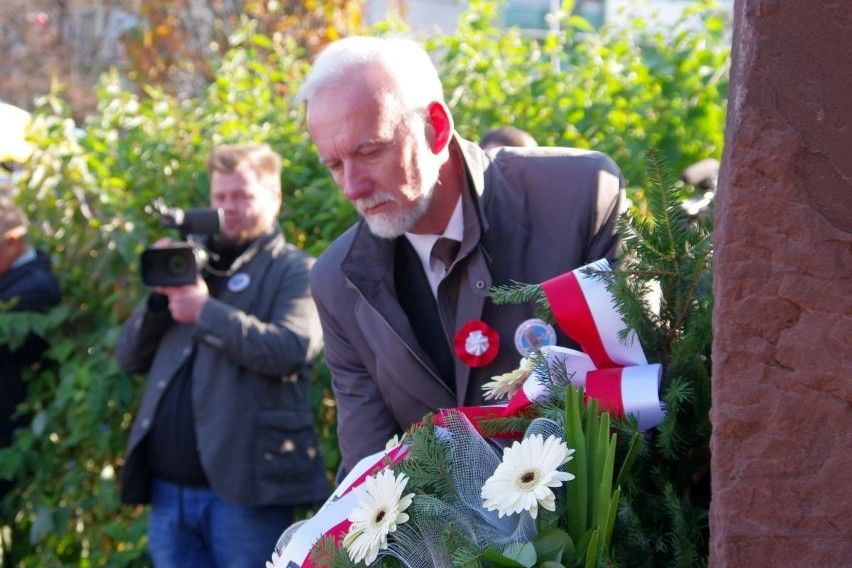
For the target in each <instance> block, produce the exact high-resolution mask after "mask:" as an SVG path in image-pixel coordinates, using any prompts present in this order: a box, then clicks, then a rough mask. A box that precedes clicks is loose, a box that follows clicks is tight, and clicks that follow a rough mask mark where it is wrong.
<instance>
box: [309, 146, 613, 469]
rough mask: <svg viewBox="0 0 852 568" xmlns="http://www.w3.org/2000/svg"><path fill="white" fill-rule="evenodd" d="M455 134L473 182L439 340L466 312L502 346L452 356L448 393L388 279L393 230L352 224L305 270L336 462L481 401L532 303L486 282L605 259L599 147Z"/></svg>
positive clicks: (607, 189)
mask: <svg viewBox="0 0 852 568" xmlns="http://www.w3.org/2000/svg"><path fill="white" fill-rule="evenodd" d="M454 144H457V145H458V146H459V147H460V148H461V151H462V154H463V156H464V160H465V164H466V168H467V172H468V184H469V186H470V189H471V192H470V194H469V195H466V196H465V198H464V199H463V207H464V222H465V236H464V241H463V242H462V245H461V250H460V256H459V260H457V261H456V263H455V264H454V266H453V268H452V270H451V272H450V274H449V275H448V276H447V278H446V279H445V280H444V281H442V282H441V285H440V287H439V291H438V304H439V311H440V312H441V319H442V322H443V324H444V332H445V335H446V337H447V341H449V342H452V340H453V337H454V336H455V334H456V332H457V330H458V329H459V328H461V327H462V326H463V325H464V324H465V323H466V322H468V321H470V320H482V321H484V322H485V323H487V324H488V325H490V326H491V327H493V328H495V329H496V330H497V331H498V332H499V334H500V349H499V352H498V355H497V357H496V359H494V361H493V362H491V363H490V364H488V365H487V366H484V367H478V368H472V367H469V366H468V365H466V364H465V363H463V362H462V361H461V360H459V359H458V358H457V357H456V359H455V372H456V376H455V381H456V391H457V392H452V390H451V389H450V388H449V387H447V386H446V385H445V384H444V382H443V381H441V380H440V379H439V376H438V373H437V369H436V368H435V365H434V364H433V363H432V362H431V361H430V359H429V357H428V355H426V353H425V351H424V350H423V348H422V347H421V346H420V345H419V344H418V341H417V339H416V337H415V332H414V328H413V327H412V325H413V324H412V322H410V321H409V319H408V317H407V316H406V313H405V312H404V311H403V309H402V308H401V307H400V304H399V302H398V300H397V297H398V295H399V294H403V293H405V292H404V291H401V290H396V289H395V286H394V270H393V262H394V251H395V247H396V241H395V240H386V239H380V238H377V237H375V236H373V235H372V234H371V233H370V231H369V229H368V228H367V226H366V224H365V223H364V222H363V221H361V222H359V223H358V224H357V225H355V226H354V227H352V228H350V229H349V230H348V231H347V232H346V233H344V234H343V235H342V236H341V237H340V238H338V239H337V240H336V241H335V242H334V243H332V244H331V246H329V248H328V249H327V250H326V251H325V252H324V253H323V254H322V255H321V257H320V258H319V260H318V261H317V264H316V266H315V267H314V270H313V271H312V274H311V290H312V293H313V296H314V299H315V301H316V302H317V306H318V308H319V311H320V320H321V322H322V326H323V333H324V340H325V346H326V347H325V353H326V359H327V361H328V365H329V367H330V369H331V373H332V386H333V390H334V394H335V398H336V401H337V411H338V434H339V441H340V449H341V453H342V457H343V466H344V468H345V469H346V470H349V469H351V468H352V466H353V465H354V464H355V463H357V462H358V460H360V459H361V458H363V457H364V456H366V455H369V454H371V453H374V452H377V451H379V450H381V449H382V448H384V446H385V443H386V442H387V440H388V439H389V438H390V437H392V436H393V435H394V434H396V433H400V432H401V431H403V430H404V429H406V428H408V427H409V426H411V425H412V424H413V423H415V422H417V421H419V420H420V419H421V418H422V417H423V415H424V414H426V413H427V412H431V411H436V410H440V409H444V408H452V407H457V406H465V405H473V404H481V403H482V402H483V397H482V395H483V392H482V388H481V387H482V385H483V384H484V383H485V382H487V381H488V380H490V378H491V377H492V376H494V375H498V374H501V373H504V372H508V371H510V370H512V369H515V368H517V366H518V363H519V360H520V354H519V353H518V352H517V350H516V349H515V346H514V333H515V330H516V329H517V327H518V325H519V324H520V323H521V322H523V321H524V320H526V319H529V318H531V317H534V313H535V309H534V306H533V305H529V304H519V305H509V306H496V305H494V304H493V303H492V302H491V300H490V299H488V294H489V291H490V289H491V287H492V286H498V285H509V284H511V282H512V281H517V282H525V283H540V282H542V281H544V280H547V279H549V278H552V277H554V276H558V275H560V274H563V273H565V272H567V271H569V270H572V269H574V268H577V267H579V266H582V265H584V264H587V263H589V262H592V261H594V260H598V259H600V258H603V257H606V258H608V259H610V260H612V259H613V258H614V256H615V255H616V252H617V248H618V238H617V236H616V235H615V221H616V218H617V216H618V214H619V212H620V210H621V207H622V203H623V195H624V190H623V179H622V176H621V172H620V170H619V169H618V167H617V166H616V165H615V164H614V163H613V162H612V160H611V159H610V158H608V157H607V156H605V155H603V154H601V153H597V152H588V151H581V150H574V149H567V148H523V149H521V148H514V149H508V148H506V149H502V150H498V151H492V152H489V153H484V152H483V151H482V150H480V149H479V147H478V146H476V145H475V144H472V143H470V142H468V141H466V140H463V139H461V138H459V137H458V136H456V137H455V140H454ZM401 238H404V237H401ZM455 295H457V297H458V302H457V304H456V306H457V308H456V310H455V312H454V313H453V312H452V310H451V308H450V306H452V304H453V302H452V301H451V298H452V297H453V296H455ZM562 338H563V340H564V336H563V337H562Z"/></svg>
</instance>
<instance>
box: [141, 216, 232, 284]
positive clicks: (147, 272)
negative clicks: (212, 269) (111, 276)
mask: <svg viewBox="0 0 852 568" xmlns="http://www.w3.org/2000/svg"><path fill="white" fill-rule="evenodd" d="M151 208H153V209H154V210H155V211H156V212H158V213H159V214H160V218H161V221H162V223H163V226H165V227H171V228H176V229H178V230H179V231H180V234H181V239H183V241H184V242H178V243H175V244H172V245H171V246H168V247H159V248H157V247H155V248H147V249H145V250H144V251H143V252H142V256H141V257H140V259H139V272H140V274H141V275H142V281H143V282H144V283H145V284H147V285H148V286H186V285H187V284H192V283H193V282H195V279H196V278H197V277H198V274H200V273H201V271H202V270H203V269H204V267H205V266H207V261H208V259H209V255H208V253H207V250H206V249H205V248H204V247H203V246H202V245H201V244H199V243H197V242H195V241H193V240H192V239H193V238H195V237H201V236H206V235H215V234H217V233H219V231H220V230H221V227H222V221H223V220H222V210H221V209H188V210H186V211H184V210H183V209H177V208H169V207H166V206H165V204H164V203H163V202H162V200H158V201H155V202H154V203H152V204H151ZM146 210H147V208H146Z"/></svg>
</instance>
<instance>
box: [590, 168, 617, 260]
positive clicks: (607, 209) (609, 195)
mask: <svg viewBox="0 0 852 568" xmlns="http://www.w3.org/2000/svg"><path fill="white" fill-rule="evenodd" d="M625 207H626V203H625V192H624V176H623V175H622V173H621V170H620V169H619V168H618V166H617V165H616V164H615V162H613V161H612V159H610V158H609V157H608V156H605V155H603V154H600V167H599V169H598V172H597V191H596V202H595V208H594V216H595V217H594V220H593V226H594V232H593V233H592V234H591V235H590V241H589V244H588V248H587V250H588V252H587V254H586V259H585V261H586V263H589V262H594V261H596V260H599V259H601V258H606V259H607V260H609V261H610V262H612V261H614V260H616V258H617V257H618V254H619V250H620V247H621V239H620V237H619V235H618V232H617V227H616V225H617V222H618V218H619V216H620V215H621V213H622V212H623V211H624V209H625Z"/></svg>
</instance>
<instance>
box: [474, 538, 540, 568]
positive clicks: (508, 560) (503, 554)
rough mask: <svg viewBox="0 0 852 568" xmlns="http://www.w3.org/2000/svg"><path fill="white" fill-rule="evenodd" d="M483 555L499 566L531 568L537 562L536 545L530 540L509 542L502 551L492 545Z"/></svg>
mask: <svg viewBox="0 0 852 568" xmlns="http://www.w3.org/2000/svg"><path fill="white" fill-rule="evenodd" d="M482 557H483V558H484V559H485V560H488V561H489V562H493V563H495V564H497V565H498V566H509V567H511V568H531V567H532V566H535V563H536V553H535V547H534V546H533V545H532V543H530V542H512V543H509V544H507V545H505V546H504V547H503V549H502V550H501V551H500V552H497V550H495V549H494V548H493V547H492V548H489V549H487V550H486V551H485V553H484V554H483V555H482Z"/></svg>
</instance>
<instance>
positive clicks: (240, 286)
mask: <svg viewBox="0 0 852 568" xmlns="http://www.w3.org/2000/svg"><path fill="white" fill-rule="evenodd" d="M250 283H251V276H249V275H248V274H246V273H245V272H238V273H236V274H234V275H233V276H231V278H230V279H229V280H228V290H230V291H231V292H242V291H243V290H245V289H246V288H248V285H249V284H250Z"/></svg>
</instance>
